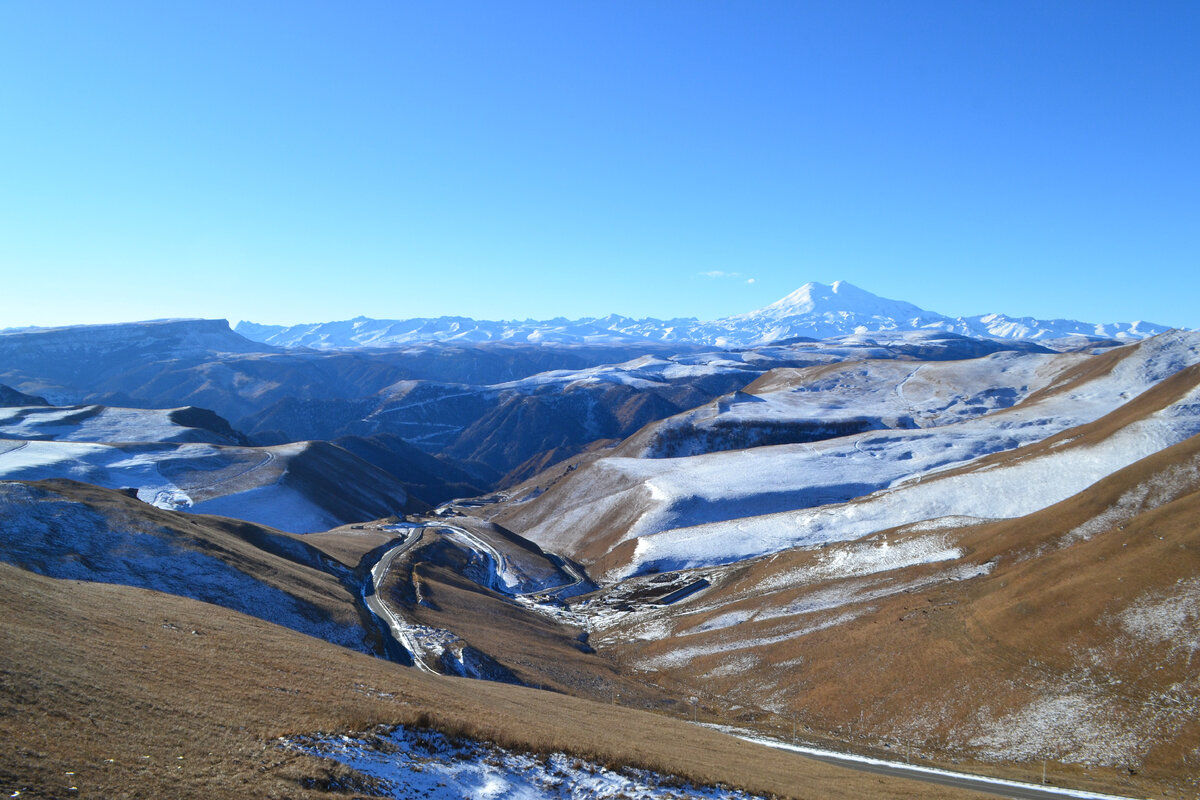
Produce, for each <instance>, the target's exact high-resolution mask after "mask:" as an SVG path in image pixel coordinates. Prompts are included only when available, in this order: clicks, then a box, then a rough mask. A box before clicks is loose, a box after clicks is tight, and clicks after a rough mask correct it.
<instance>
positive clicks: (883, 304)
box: [729, 281, 937, 320]
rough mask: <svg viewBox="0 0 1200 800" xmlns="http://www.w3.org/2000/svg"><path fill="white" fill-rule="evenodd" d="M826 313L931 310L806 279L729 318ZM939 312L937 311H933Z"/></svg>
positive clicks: (893, 314)
mask: <svg viewBox="0 0 1200 800" xmlns="http://www.w3.org/2000/svg"><path fill="white" fill-rule="evenodd" d="M814 314H816V315H825V314H834V315H841V314H852V315H861V316H868V317H882V318H891V319H904V318H908V317H912V318H919V317H923V316H927V315H929V312H928V311H925V310H924V309H922V308H918V307H917V306H914V305H913V304H912V303H905V302H903V301H900V300H888V299H886V298H883V297H880V296H879V295H875V294H871V293H870V292H868V291H866V290H864V289H860V288H858V287H857V286H854V285H852V284H850V283H847V282H846V281H834V283H833V285H832V286H826V285H825V284H823V283H806V284H804V285H803V286H801V287H800V288H799V289H797V290H796V291H794V292H792V293H791V294H789V295H788V296H787V297H784V298H783V299H781V300H776V301H775V302H774V303H771V304H770V305H769V306H764V307H763V308H760V309H759V310H757V311H751V312H750V313H749V314H742V315H739V316H735V317H730V318H729V319H747V320H752V319H775V320H778V319H786V318H788V317H801V316H811V315H814ZM932 316H937V315H932Z"/></svg>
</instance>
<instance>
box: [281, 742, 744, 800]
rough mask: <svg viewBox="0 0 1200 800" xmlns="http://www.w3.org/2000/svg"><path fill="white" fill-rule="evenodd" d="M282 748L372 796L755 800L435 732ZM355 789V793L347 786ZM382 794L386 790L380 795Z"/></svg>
mask: <svg viewBox="0 0 1200 800" xmlns="http://www.w3.org/2000/svg"><path fill="white" fill-rule="evenodd" d="M279 745H280V746H281V747H283V748H286V749H288V750H293V751H298V752H302V753H307V754H309V755H313V756H318V757H322V758H328V759H331V760H333V761H336V762H338V763H340V764H343V765H345V766H347V767H349V768H351V769H353V770H355V771H356V772H357V773H359V775H362V776H365V777H367V778H369V779H371V780H372V781H374V782H375V786H374V787H372V788H373V790H374V791H372V794H373V795H374V796H384V797H392V798H396V800H417V798H428V797H447V798H449V797H462V798H472V800H475V798H505V800H591V799H592V798H595V799H596V800H685V799H686V798H711V800H753V798H754V796H753V795H749V794H746V793H745V792H742V791H738V790H734V789H724V788H719V787H700V786H691V785H689V784H687V783H683V782H681V781H679V780H677V779H675V778H673V777H671V776H666V775H659V774H657V773H653V772H648V771H646V770H638V769H632V768H626V769H623V770H620V771H614V770H610V769H608V768H606V767H603V766H601V765H599V764H596V763H594V762H590V761H585V760H582V759H579V758H575V757H573V756H568V755H565V754H563V753H553V754H551V755H549V756H545V757H536V756H532V755H526V754H523V753H515V752H512V751H510V750H505V749H503V748H501V747H499V746H497V745H493V744H490V743H486V742H479V741H473V740H469V739H450V738H449V737H447V736H445V735H443V734H441V733H437V732H434V731H427V730H417V729H411V728H403V727H400V728H396V729H394V730H391V731H387V732H382V733H376V734H373V735H369V736H365V737H360V738H354V737H350V736H321V735H318V736H290V737H286V738H284V739H281V740H280V742H279ZM347 788H349V787H347ZM376 791H386V792H387V794H383V795H378V794H376Z"/></svg>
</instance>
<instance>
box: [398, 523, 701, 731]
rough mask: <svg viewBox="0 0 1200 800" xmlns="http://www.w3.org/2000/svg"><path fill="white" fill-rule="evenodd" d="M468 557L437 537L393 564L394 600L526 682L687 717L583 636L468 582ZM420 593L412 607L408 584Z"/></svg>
mask: <svg viewBox="0 0 1200 800" xmlns="http://www.w3.org/2000/svg"><path fill="white" fill-rule="evenodd" d="M466 566H467V562H466V556H465V554H464V553H463V551H462V550H461V549H460V548H457V547H455V546H453V545H451V544H450V543H449V542H447V541H446V540H444V539H443V538H442V537H440V536H438V535H437V534H429V535H426V536H425V537H424V538H423V540H422V542H421V544H420V545H419V546H417V547H414V548H413V549H412V550H410V551H409V552H408V553H406V554H405V555H404V556H403V558H402V560H398V561H397V562H396V563H394V564H393V566H392V570H391V571H390V573H389V576H388V582H387V584H386V591H387V596H388V598H389V602H390V603H391V604H392V606H393V607H394V608H396V609H397V610H398V611H399V612H400V614H401V616H403V617H404V618H405V619H406V620H411V621H412V622H415V623H418V624H421V625H428V626H430V627H433V628H443V629H448V630H451V631H453V632H454V634H456V635H457V636H458V637H460V638H461V639H462V641H463V642H465V644H467V645H469V646H471V647H473V648H475V649H476V650H479V651H481V652H483V653H486V654H487V655H488V656H490V657H491V658H493V659H495V660H496V661H498V662H499V663H500V664H501V665H502V666H503V667H505V668H507V669H508V670H510V671H511V672H512V673H513V674H514V675H515V676H516V677H517V678H518V679H519V680H520V681H521V682H523V683H525V684H526V685H530V686H539V687H541V688H545V689H551V690H553V691H558V692H565V693H567V694H571V695H575V696H577V697H584V698H589V699H592V700H600V701H605V702H612V701H613V700H614V698H620V702H621V703H622V704H623V705H630V706H635V707H639V708H651V709H659V710H672V709H673V710H675V711H677V712H678V713H679V714H683V713H684V711H685V707H684V705H682V704H681V703H680V702H679V699H678V698H673V697H670V696H667V695H665V694H664V693H663V692H661V691H659V690H657V689H655V688H654V687H652V686H647V685H643V684H642V683H640V682H639V681H637V680H636V679H633V678H631V677H630V676H628V675H624V674H622V672H621V670H620V665H619V664H616V663H615V662H614V661H612V660H610V659H608V658H606V657H604V656H601V655H598V654H597V653H595V652H594V651H592V648H591V647H590V646H588V645H586V644H584V642H583V641H582V637H581V634H583V633H584V630H583V629H582V628H579V627H574V626H572V625H570V624H564V623H563V622H560V621H557V620H554V619H551V618H549V617H547V616H546V615H545V614H541V613H538V612H536V611H532V610H530V609H529V608H527V607H525V606H523V605H520V604H518V603H516V602H514V601H513V600H511V599H509V598H506V597H504V596H502V595H500V594H498V593H496V592H493V591H491V590H489V589H487V588H485V587H482V586H480V585H479V584H478V583H475V582H474V581H472V580H470V579H468V578H466V577H464V576H463V572H464V571H465V569H466ZM412 582H415V583H416V584H417V585H418V586H419V589H420V596H421V598H422V601H423V602H422V603H416V602H415V597H416V595H415V593H414V592H413V591H412V590H411V588H410V585H411V583H412Z"/></svg>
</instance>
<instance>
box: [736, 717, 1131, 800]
mask: <svg viewBox="0 0 1200 800" xmlns="http://www.w3.org/2000/svg"><path fill="white" fill-rule="evenodd" d="M726 732H727V733H731V734H733V735H734V736H737V737H738V738H740V739H746V740H747V741H751V742H757V743H758V744H764V745H766V746H768V747H775V748H778V749H780V750H789V751H792V752H795V753H797V754H798V755H802V756H804V757H805V758H812V759H815V760H817V761H824V762H826V763H828V764H836V765H837V766H839V767H846V768H847V769H853V770H858V771H859V772H870V773H872V774H874V775H887V776H890V777H896V778H910V779H912V780H917V781H924V782H926V783H934V784H937V785H939V786H949V787H952V788H956V789H971V790H973V791H976V792H985V793H987V794H994V795H998V796H1000V797H1011V798H1014V800H1063V798H1064V797H1067V798H1070V797H1084V798H1098V799H1101V800H1133V799H1132V798H1127V797H1123V796H1120V795H1114V794H1097V793H1094V792H1085V791H1072V790H1068V789H1062V788H1058V787H1053V786H1045V787H1042V786H1038V785H1036V784H1032V783H1017V782H1016V781H1003V780H1001V779H999V778H984V777H979V776H976V775H968V774H966V773H963V772H949V771H947V770H941V769H937V770H935V769H933V768H931V767H921V766H914V765H909V764H900V763H895V764H890V763H888V762H885V761H880V760H875V759H873V760H870V761H866V760H863V759H861V758H860V757H857V756H853V755H849V754H844V753H838V752H835V751H832V750H819V749H817V748H811V747H800V746H796V745H792V744H788V743H786V742H779V741H775V740H770V739H761V738H757V737H752V736H743V735H741V734H740V733H739V732H738V731H735V730H728V729H727V730H726Z"/></svg>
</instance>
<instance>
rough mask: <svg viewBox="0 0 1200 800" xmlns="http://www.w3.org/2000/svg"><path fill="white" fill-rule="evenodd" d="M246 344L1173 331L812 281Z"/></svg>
mask: <svg viewBox="0 0 1200 800" xmlns="http://www.w3.org/2000/svg"><path fill="white" fill-rule="evenodd" d="M236 330H237V332H238V333H240V334H241V335H242V336H244V337H246V338H247V339H251V340H253V341H256V342H262V343H265V344H271V345H276V346H279V347H310V348H315V349H348V348H361V347H395V346H399V345H406V344H414V343H418V342H433V341H439V342H462V343H469V342H493V341H510V342H523V343H539V342H554V343H562V344H575V343H578V344H629V343H634V342H645V341H654V342H672V343H681V344H682V343H691V344H699V345H706V346H713V347H751V346H756V345H762V344H767V343H770V342H777V341H779V340H782V339H792V338H795V337H810V338H814V339H826V338H830V337H835V336H849V335H854V334H863V333H876V332H887V331H911V330H927V331H944V332H948V333H957V334H960V335H963V336H974V337H988V338H998V339H1041V340H1046V339H1059V338H1064V337H1083V338H1087V339H1096V340H1102V339H1117V340H1124V341H1134V340H1139V339H1144V338H1146V337H1148V336H1154V335H1156V334H1159V333H1163V332H1165V331H1167V330H1168V328H1167V327H1165V326H1163V325H1155V324H1152V323H1146V322H1119V323H1109V324H1096V323H1090V322H1079V321H1077V320H1066V319H1053V320H1039V319H1034V318H1032V317H1009V316H1006V315H1004V314H983V315H980V316H974V317H949V316H946V315H944V314H938V313H936V312H933V311H926V310H924V309H922V308H919V307H917V306H915V305H913V304H912V303H906V302H903V301H899V300H889V299H887V298H884V297H879V296H878V295H874V294H872V293H870V292H868V291H865V290H863V289H860V288H858V287H857V286H853V285H851V284H849V283H846V282H845V281H836V282H835V283H834V284H833V285H832V286H827V285H825V284H821V283H806V284H804V285H803V286H801V287H800V288H799V289H797V290H796V291H794V292H792V293H791V294H789V295H788V296H787V297H784V298H783V299H781V300H778V301H776V302H774V303H771V304H770V305H768V306H766V307H764V308H760V309H758V310H757V311H751V312H749V313H747V314H740V315H737V316H732V317H726V318H724V319H719V320H714V321H710V322H703V321H700V320H697V319H695V318H693V317H687V318H681V319H670V320H659V319H654V318H646V319H633V318H630V317H623V316H620V315H617V314H612V315H610V316H607V317H600V318H590V317H588V318H584V319H577V320H568V319H565V318H563V317H557V318H555V319H550V320H523V321H488V320H474V319H470V318H468V317H435V318H424V317H422V318H416V319H406V320H379V319H370V318H368V317H356V318H354V319H351V320H344V321H340V322H322V323H313V324H304V325H292V326H290V327H288V326H283V325H260V324H258V323H254V322H247V321H243V322H240V323H239V324H238V325H237V327H236Z"/></svg>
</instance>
